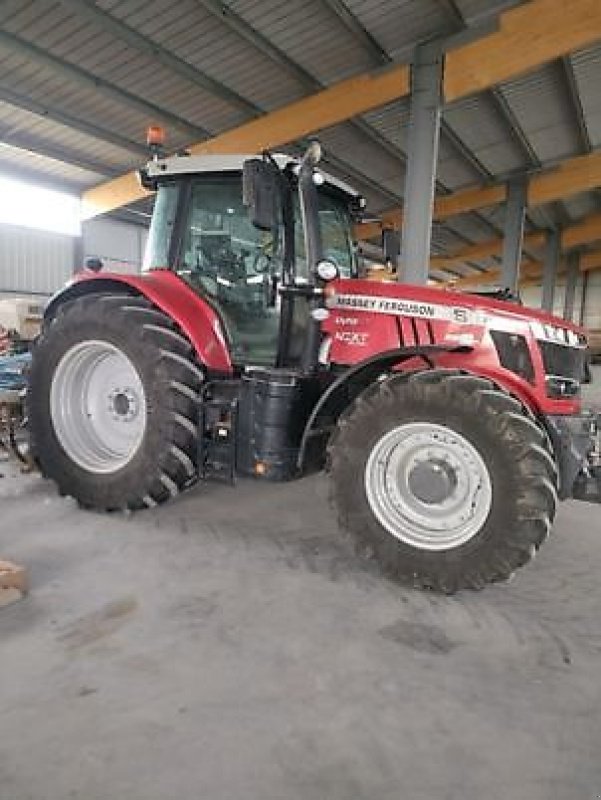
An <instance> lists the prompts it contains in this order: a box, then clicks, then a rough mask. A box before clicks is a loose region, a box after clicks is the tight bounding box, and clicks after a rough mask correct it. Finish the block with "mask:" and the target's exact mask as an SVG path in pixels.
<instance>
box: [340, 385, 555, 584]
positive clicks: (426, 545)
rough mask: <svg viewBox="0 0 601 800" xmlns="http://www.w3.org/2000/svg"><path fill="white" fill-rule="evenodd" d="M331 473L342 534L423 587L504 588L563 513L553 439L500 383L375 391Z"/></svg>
mask: <svg viewBox="0 0 601 800" xmlns="http://www.w3.org/2000/svg"><path fill="white" fill-rule="evenodd" d="M329 465H330V467H329V468H330V472H331V480H332V497H333V501H334V504H335V505H336V507H337V509H338V513H339V517H340V520H341V522H342V525H343V526H344V527H345V528H346V529H348V530H349V531H350V533H351V534H352V536H353V537H354V539H355V540H356V542H357V544H358V546H359V549H360V550H361V552H364V553H369V554H370V555H373V556H374V557H375V558H376V559H377V561H378V562H379V563H380V564H381V566H382V567H383V568H384V570H385V571H386V572H387V573H388V574H390V575H393V576H394V577H396V578H398V579H400V580H401V581H403V582H405V583H410V584H411V585H414V586H421V587H423V588H431V589H435V590H438V591H443V592H447V593H451V592H454V591H455V590H457V589H461V588H481V587H482V586H483V585H485V584H486V583H489V582H492V581H498V580H504V579H507V578H508V577H510V576H511V574H512V573H513V572H514V571H515V570H516V569H517V568H518V567H520V566H521V565H523V564H524V563H526V561H528V560H529V559H530V558H531V557H532V555H533V554H534V552H535V551H536V550H537V548H538V547H539V546H540V545H541V543H542V542H543V540H544V539H545V538H546V536H547V534H548V532H549V530H550V527H551V524H552V521H553V518H554V516H555V509H556V502H557V493H556V482H557V471H556V468H555V464H554V460H553V457H552V455H551V454H550V452H549V449H548V445H547V437H546V434H545V432H544V431H543V430H542V429H541V428H540V427H539V426H538V424H537V423H536V422H535V420H534V419H532V418H531V416H530V415H529V414H528V412H527V411H526V410H525V409H524V408H523V407H522V405H521V404H520V403H519V402H517V401H516V400H515V399H513V398H511V397H510V396H509V395H507V394H505V393H504V392H502V391H501V390H499V389H498V388H497V387H495V386H494V384H493V383H492V382H490V381H487V380H483V379H481V378H477V377H474V376H470V375H466V374H459V373H455V372H447V371H444V370H432V371H428V372H421V373H415V374H413V375H411V376H406V375H396V376H394V377H392V378H389V379H387V380H384V381H382V382H379V383H377V384H375V385H373V386H371V387H369V388H368V389H367V390H366V391H364V392H363V393H362V394H361V395H360V396H359V397H358V399H357V400H356V401H355V403H354V404H353V406H351V408H350V409H349V410H348V411H347V412H346V413H345V414H344V415H343V416H342V418H341V419H340V421H339V425H338V428H337V431H336V433H335V434H334V436H333V438H332V442H331V444H330V448H329Z"/></svg>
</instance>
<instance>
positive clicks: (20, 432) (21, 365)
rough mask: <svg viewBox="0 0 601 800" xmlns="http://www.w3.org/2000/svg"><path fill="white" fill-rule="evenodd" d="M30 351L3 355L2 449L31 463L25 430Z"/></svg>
mask: <svg viewBox="0 0 601 800" xmlns="http://www.w3.org/2000/svg"><path fill="white" fill-rule="evenodd" d="M30 363H31V356H30V354H29V353H13V354H11V353H7V354H6V355H3V356H0V449H2V450H4V451H6V452H8V453H12V455H14V456H15V457H16V458H17V459H18V460H19V461H21V462H22V463H23V464H27V465H28V466H29V467H31V466H32V465H31V459H30V457H29V440H28V436H27V432H26V430H25V391H26V384H27V372H28V370H29V365H30Z"/></svg>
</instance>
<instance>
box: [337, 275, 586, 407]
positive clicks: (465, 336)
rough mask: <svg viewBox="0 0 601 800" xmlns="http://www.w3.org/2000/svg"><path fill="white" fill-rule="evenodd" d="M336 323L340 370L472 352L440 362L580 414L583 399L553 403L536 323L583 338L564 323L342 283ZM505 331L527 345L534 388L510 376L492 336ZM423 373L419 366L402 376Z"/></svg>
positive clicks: (492, 304)
mask: <svg viewBox="0 0 601 800" xmlns="http://www.w3.org/2000/svg"><path fill="white" fill-rule="evenodd" d="M333 289H334V291H335V295H334V297H333V298H331V299H330V302H329V305H330V309H331V312H330V317H329V319H328V320H326V321H325V322H324V324H323V329H324V332H325V333H326V334H327V335H329V337H330V339H331V346H330V351H329V359H330V362H331V363H333V364H340V365H349V366H350V365H352V364H356V363H358V362H359V361H362V360H363V359H365V358H369V357H370V356H373V355H375V354H376V353H378V352H382V351H384V350H392V349H394V348H396V347H403V346H407V347H411V346H414V345H419V344H444V345H460V344H465V345H469V346H470V347H471V348H472V349H471V351H470V352H468V353H444V354H440V355H438V356H436V359H435V361H436V363H437V364H438V365H440V366H442V367H454V368H461V369H466V370H469V371H470V372H473V373H474V374H477V375H481V376H483V377H488V378H491V379H492V380H494V381H496V382H497V383H499V384H500V385H502V386H503V387H505V388H506V389H507V390H508V391H509V392H511V393H512V394H514V395H515V396H517V397H519V398H520V399H521V400H522V401H523V402H524V403H526V404H527V405H528V406H529V407H530V408H532V409H533V410H535V411H538V412H540V413H542V414H574V413H578V412H579V411H580V407H581V403H580V400H579V399H578V398H575V399H566V400H554V399H551V398H549V397H547V395H546V391H545V374H544V368H543V364H542V358H541V355H540V350H539V347H538V345H537V343H536V340H535V338H534V334H533V332H532V328H531V325H530V323H531V322H532V321H533V320H534V321H538V322H541V323H543V324H544V323H547V324H550V325H555V326H560V327H562V328H568V329H570V330H572V331H574V332H575V333H584V331H583V330H582V329H581V328H578V327H577V326H575V325H570V324H569V323H566V322H565V321H564V320H560V319H557V318H556V317H553V316H552V315H550V314H546V313H544V312H539V311H536V310H533V309H530V308H528V309H526V308H522V307H520V306H517V305H515V304H512V303H503V302H500V301H497V300H489V299H487V298H480V297H474V296H469V295H463V294H459V293H456V292H448V291H442V290H440V289H432V288H429V287H421V286H420V287H417V286H407V285H403V284H396V283H375V282H372V281H362V280H340V281H337V282H336V283H335V284H334V285H333ZM490 330H501V331H505V332H507V333H515V334H518V335H520V336H523V337H525V339H526V341H527V342H528V345H529V349H530V356H531V359H532V363H533V366H534V371H535V379H534V382H533V383H529V382H528V381H527V380H525V379H523V378H521V377H520V376H519V375H516V374H515V373H513V372H511V371H509V370H507V369H505V368H504V367H503V366H502V365H501V363H500V362H499V358H498V354H497V350H496V348H495V346H494V343H493V341H492V338H491V336H490V334H489V331H490ZM420 367H423V361H422V360H421V359H412V360H411V361H408V362H405V363H404V364H403V365H402V367H401V368H402V369H404V370H410V369H418V368H420Z"/></svg>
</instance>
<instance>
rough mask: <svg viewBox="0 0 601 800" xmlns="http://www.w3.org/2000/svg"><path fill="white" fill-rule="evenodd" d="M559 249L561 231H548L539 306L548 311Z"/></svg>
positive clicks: (552, 297)
mask: <svg viewBox="0 0 601 800" xmlns="http://www.w3.org/2000/svg"><path fill="white" fill-rule="evenodd" d="M560 249H561V232H560V231H558V230H553V231H549V235H548V237H547V246H546V248H545V264H544V267H543V293H542V298H541V308H542V309H544V310H545V311H549V312H550V313H552V312H553V303H554V302H555V282H556V280H557V268H558V266H559V251H560Z"/></svg>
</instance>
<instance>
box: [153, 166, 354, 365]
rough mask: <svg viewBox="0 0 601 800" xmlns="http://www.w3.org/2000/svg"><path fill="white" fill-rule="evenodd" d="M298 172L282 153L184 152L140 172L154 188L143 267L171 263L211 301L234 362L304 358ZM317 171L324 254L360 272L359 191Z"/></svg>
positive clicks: (304, 272)
mask: <svg viewBox="0 0 601 800" xmlns="http://www.w3.org/2000/svg"><path fill="white" fill-rule="evenodd" d="M299 171H300V164H299V162H298V161H296V160H294V159H293V158H291V157H289V156H286V155H276V156H273V157H272V156H269V157H264V158H263V159H261V158H256V157H253V156H214V155H208V156H186V155H180V156H173V157H169V158H157V159H155V160H153V161H151V162H150V163H149V164H148V165H147V167H146V169H145V170H144V172H143V173H142V176H141V177H142V181H143V183H144V184H145V185H146V186H148V187H150V188H152V189H155V190H156V191H157V196H156V201H155V207H154V214H153V218H152V223H151V227H150V233H149V238H148V245H147V250H146V255H145V260H144V265H143V269H144V271H145V272H148V271H152V270H164V269H166V268H167V269H169V270H171V271H173V272H175V273H176V274H177V275H178V276H179V277H180V278H182V279H183V280H184V281H185V282H186V283H187V284H188V285H189V286H190V287H192V288H193V290H194V291H195V292H196V293H198V294H199V295H201V296H202V297H203V298H204V299H205V300H206V301H207V302H208V303H209V304H210V305H212V306H213V308H214V309H215V311H216V312H217V314H218V316H219V319H220V320H221V321H222V323H223V327H224V329H225V333H226V336H227V339H228V344H229V350H230V354H231V358H232V362H233V363H234V364H235V365H238V366H245V365H248V364H252V365H263V366H276V365H278V366H283V365H286V366H292V365H296V364H298V363H299V362H300V359H301V358H302V351H303V341H304V340H305V338H306V330H307V326H308V325H310V324H311V318H310V308H309V306H310V303H309V302H308V299H309V294H310V292H308V290H307V287H311V286H313V285H314V278H313V276H312V274H311V268H310V262H311V258H310V257H308V256H307V251H308V246H307V241H306V228H307V227H311V226H310V225H309V226H307V224H304V221H305V220H306V218H307V210H306V208H305V209H304V210H303V200H302V198H301V197H300V195H299ZM311 178H312V181H313V184H314V189H315V196H316V198H317V205H318V207H317V209H316V210H315V211H316V214H315V216H316V219H315V221H314V222H313V223H312V224H313V227H315V226H317V227H318V228H319V230H318V231H317V236H318V238H319V240H320V250H321V254H320V257H321V258H324V259H327V260H328V262H329V263H333V264H334V265H335V268H336V271H337V273H338V274H340V275H341V276H345V277H352V276H355V275H356V272H357V260H356V252H355V246H354V243H353V240H352V224H353V218H354V215H355V211H356V209H358V207H359V197H358V195H357V193H356V192H355V191H354V190H353V189H351V187H349V186H347V185H346V184H344V183H342V182H341V181H339V180H337V179H335V178H333V177H331V176H329V175H326V174H325V173H322V172H321V171H320V172H317V171H316V170H313V168H312V170H311ZM259 206H260V207H259ZM313 238H314V237H313ZM310 247H311V242H309V248H310ZM303 287H304V288H305V297H303V296H302V295H303V291H302V288H303ZM295 290H296V291H295ZM293 295H295V296H294V297H293Z"/></svg>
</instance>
